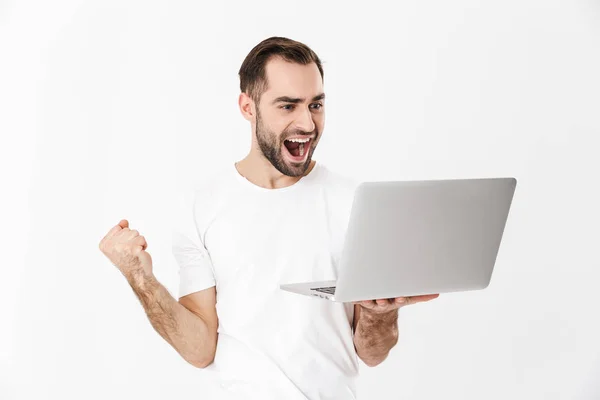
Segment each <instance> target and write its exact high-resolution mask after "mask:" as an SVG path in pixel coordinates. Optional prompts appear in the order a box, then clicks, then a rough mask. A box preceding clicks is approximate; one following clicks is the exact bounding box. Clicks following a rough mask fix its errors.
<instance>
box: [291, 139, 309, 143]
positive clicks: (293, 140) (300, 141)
mask: <svg viewBox="0 0 600 400" xmlns="http://www.w3.org/2000/svg"><path fill="white" fill-rule="evenodd" d="M309 140H310V139H299V138H298V139H288V141H290V142H297V143H306V142H308V141H309Z"/></svg>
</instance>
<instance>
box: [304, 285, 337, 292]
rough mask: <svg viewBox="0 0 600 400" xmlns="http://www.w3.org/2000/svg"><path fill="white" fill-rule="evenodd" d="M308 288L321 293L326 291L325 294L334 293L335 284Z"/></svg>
mask: <svg viewBox="0 0 600 400" xmlns="http://www.w3.org/2000/svg"><path fill="white" fill-rule="evenodd" d="M310 290H316V291H317V292H322V293H327V294H335V286H331V287H321V288H312V289H310Z"/></svg>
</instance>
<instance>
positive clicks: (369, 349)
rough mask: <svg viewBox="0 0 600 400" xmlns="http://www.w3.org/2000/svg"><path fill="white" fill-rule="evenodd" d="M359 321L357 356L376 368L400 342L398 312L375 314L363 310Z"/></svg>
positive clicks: (356, 345)
mask: <svg viewBox="0 0 600 400" xmlns="http://www.w3.org/2000/svg"><path fill="white" fill-rule="evenodd" d="M357 319H358V322H357V325H356V331H355V333H354V346H355V348H356V354H357V355H358V356H359V357H360V359H361V360H363V361H364V362H365V364H367V365H368V366H370V367H372V366H375V365H377V364H379V363H381V362H382V361H383V360H385V359H386V357H387V356H388V354H389V352H390V350H391V349H392V347H394V346H395V345H396V343H397V342H398V310H394V311H391V312H388V313H386V314H375V313H372V312H369V311H367V310H365V309H362V308H361V309H360V310H359V315H357Z"/></svg>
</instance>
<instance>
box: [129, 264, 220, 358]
mask: <svg viewBox="0 0 600 400" xmlns="http://www.w3.org/2000/svg"><path fill="white" fill-rule="evenodd" d="M127 281H128V282H129V284H130V285H131V287H132V289H133V291H134V293H135V294H136V296H137V297H138V299H139V300H140V303H141V304H142V306H143V307H144V310H145V311H146V315H147V316H148V319H149V320H150V323H151V324H152V326H153V327H154V329H155V330H156V332H158V333H159V334H160V336H162V337H163V338H164V339H165V340H166V341H167V342H168V343H169V344H171V346H173V348H174V349H175V350H177V352H178V353H179V354H180V355H181V356H182V357H183V358H184V359H185V360H186V361H188V362H189V363H190V364H192V365H194V366H196V367H200V368H203V367H205V366H207V365H208V364H210V363H211V362H212V361H213V357H214V354H215V346H216V339H217V338H216V337H215V335H216V333H215V331H216V329H214V327H209V326H208V325H207V324H206V322H205V321H204V320H203V319H202V318H200V317H199V316H197V315H196V314H194V313H192V312H191V311H190V310H188V309H187V308H185V307H184V306H182V305H181V304H179V302H178V301H176V300H175V299H174V298H173V296H171V294H170V293H169V292H168V290H167V289H166V288H165V287H164V286H163V285H162V284H161V283H160V282H158V280H156V278H155V277H154V276H153V275H150V276H149V275H146V274H142V273H139V274H135V275H134V276H129V277H127ZM211 328H212V329H211Z"/></svg>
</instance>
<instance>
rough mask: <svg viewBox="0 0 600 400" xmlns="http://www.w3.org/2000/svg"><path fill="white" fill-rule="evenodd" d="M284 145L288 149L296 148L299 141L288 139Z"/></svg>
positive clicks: (298, 145)
mask: <svg viewBox="0 0 600 400" xmlns="http://www.w3.org/2000/svg"><path fill="white" fill-rule="evenodd" d="M285 147H287V148H288V150H290V151H291V150H296V149H298V147H300V143H298V142H290V141H289V140H286V141H285Z"/></svg>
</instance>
